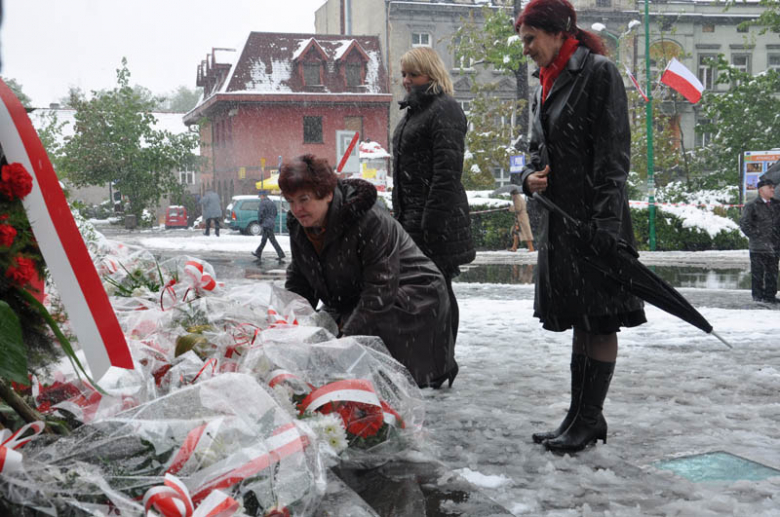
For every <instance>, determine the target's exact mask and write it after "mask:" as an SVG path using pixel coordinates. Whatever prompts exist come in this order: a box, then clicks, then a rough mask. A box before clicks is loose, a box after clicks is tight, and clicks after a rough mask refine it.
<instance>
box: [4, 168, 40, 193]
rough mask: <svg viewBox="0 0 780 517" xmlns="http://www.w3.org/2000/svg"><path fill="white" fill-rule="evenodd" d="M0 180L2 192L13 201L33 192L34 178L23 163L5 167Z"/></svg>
mask: <svg viewBox="0 0 780 517" xmlns="http://www.w3.org/2000/svg"><path fill="white" fill-rule="evenodd" d="M0 179H2V183H0V191H2V193H3V194H5V195H6V196H8V197H9V198H11V199H13V198H14V197H18V198H23V197H25V196H26V195H27V194H29V193H30V191H31V190H32V176H30V173H28V172H27V169H25V168H24V165H22V164H21V163H11V164H9V165H4V166H3V170H2V172H1V173H0Z"/></svg>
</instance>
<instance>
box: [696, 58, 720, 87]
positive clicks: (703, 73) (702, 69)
mask: <svg viewBox="0 0 780 517" xmlns="http://www.w3.org/2000/svg"><path fill="white" fill-rule="evenodd" d="M715 57H716V56H715V54H699V81H701V84H703V85H704V88H705V89H707V90H712V86H713V85H714V84H715V67H714V66H713V65H712V64H711V61H712V60H714V59H715Z"/></svg>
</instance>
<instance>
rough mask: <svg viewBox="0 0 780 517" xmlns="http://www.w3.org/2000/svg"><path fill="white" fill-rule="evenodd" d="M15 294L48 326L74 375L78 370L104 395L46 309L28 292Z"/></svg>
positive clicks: (19, 291)
mask: <svg viewBox="0 0 780 517" xmlns="http://www.w3.org/2000/svg"><path fill="white" fill-rule="evenodd" d="M16 292H17V293H18V294H19V296H20V297H21V298H23V299H24V300H25V301H26V302H27V303H29V304H30V306H31V307H33V308H35V309H36V310H37V311H38V312H39V313H40V315H41V316H42V317H43V319H44V321H45V322H46V323H47V324H48V325H49V328H51V331H52V332H54V335H55V336H56V337H57V340H58V341H59V342H60V345H62V349H63V350H64V351H65V355H67V356H68V359H70V362H71V364H73V369H74V370H75V371H76V375H77V376H78V375H79V370H81V372H82V373H83V374H84V376H85V377H86V378H87V380H88V381H89V382H90V383H92V386H94V388H95V389H96V390H98V391H99V392H100V393H101V394H103V395H105V394H106V392H105V391H103V390H102V389H101V388H100V386H98V385H97V383H96V382H95V381H94V380H93V379H92V378H91V377H90V376H89V374H88V373H87V371H86V370H85V369H84V367H83V366H82V365H81V362H80V361H79V358H78V357H76V352H74V351H73V347H72V346H71V344H70V341H68V338H66V337H65V334H63V333H62V331H61V330H60V327H59V326H58V325H57V322H56V321H54V318H52V317H51V314H49V311H48V310H46V307H44V306H43V304H42V303H41V302H39V301H38V300H37V299H36V298H35V296H33V295H32V293H30V292H29V291H28V290H26V289H17V290H16Z"/></svg>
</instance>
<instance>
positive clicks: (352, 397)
mask: <svg viewBox="0 0 780 517" xmlns="http://www.w3.org/2000/svg"><path fill="white" fill-rule="evenodd" d="M269 384H270V383H269ZM272 387H273V386H272ZM329 402H362V403H363V404H370V405H372V406H378V407H381V408H382V419H383V420H384V422H385V423H386V424H388V425H392V426H396V427H404V426H405V425H404V421H403V418H401V415H399V414H398V412H397V411H395V410H394V409H393V408H391V407H390V405H389V404H388V403H387V402H385V401H380V400H379V396H378V395H377V394H376V390H374V385H373V384H372V383H371V381H368V380H365V379H348V380H343V381H336V382H331V383H330V384H326V385H325V386H323V387H321V388H319V389H316V390H314V391H312V392H311V393H310V394H309V396H308V397H306V398H305V399H304V400H303V402H301V406H300V407H301V413H303V412H304V411H306V410H310V411H316V410H317V409H319V408H321V407H322V406H324V405H325V404H328V403H329Z"/></svg>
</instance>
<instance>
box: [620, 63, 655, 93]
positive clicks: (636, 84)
mask: <svg viewBox="0 0 780 517" xmlns="http://www.w3.org/2000/svg"><path fill="white" fill-rule="evenodd" d="M623 66H625V67H626V74H628V78H629V79H631V82H632V83H634V86H636V91H638V92H639V95H641V96H642V98H643V99H644V100H645V102H650V99H648V98H647V95H645V92H644V90H642V87H641V86H639V81H637V80H636V77H634V74H632V73H631V70H629V68H628V65H623Z"/></svg>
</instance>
